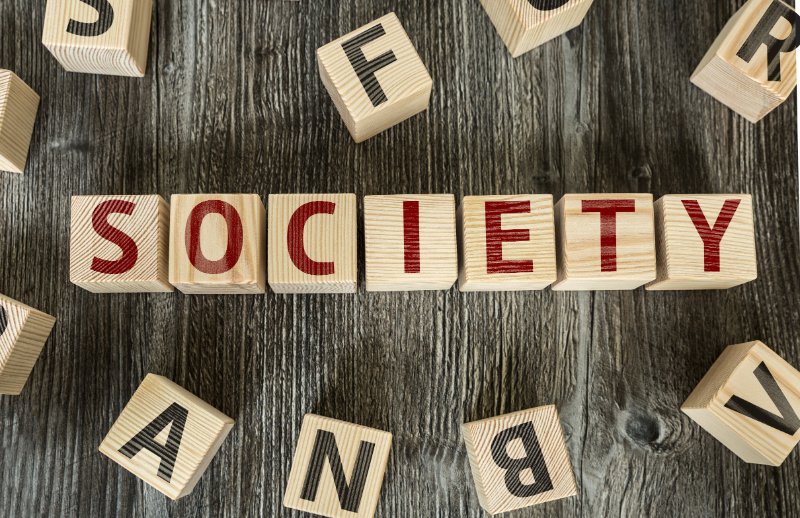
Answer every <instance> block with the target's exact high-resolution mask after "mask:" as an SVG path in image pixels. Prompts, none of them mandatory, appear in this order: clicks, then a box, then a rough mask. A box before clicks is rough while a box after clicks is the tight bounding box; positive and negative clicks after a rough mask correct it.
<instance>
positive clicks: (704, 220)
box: [647, 194, 758, 290]
mask: <svg viewBox="0 0 800 518" xmlns="http://www.w3.org/2000/svg"><path fill="white" fill-rule="evenodd" d="M655 212H656V234H658V243H657V244H658V247H657V250H658V278H657V279H656V280H655V282H653V283H651V284H648V285H647V289H648V290H711V289H726V288H732V287H733V286H738V285H739V284H744V283H746V282H749V281H752V280H755V279H756V277H757V276H758V272H757V267H756V240H755V232H754V230H753V205H752V200H751V197H750V195H748V194H710V195H708V194H704V195H693V194H686V195H684V194H670V195H667V196H664V197H663V198H661V199H660V200H658V201H657V202H656V204H655Z"/></svg>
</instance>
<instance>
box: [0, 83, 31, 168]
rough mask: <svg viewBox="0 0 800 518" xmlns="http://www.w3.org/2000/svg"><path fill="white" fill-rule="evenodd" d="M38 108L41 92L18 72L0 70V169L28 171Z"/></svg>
mask: <svg viewBox="0 0 800 518" xmlns="http://www.w3.org/2000/svg"><path fill="white" fill-rule="evenodd" d="M38 110H39V95H38V94H37V93H36V92H34V91H33V90H32V89H31V87H29V86H28V85H27V84H25V82H24V81H23V80H22V79H20V78H19V77H17V75H16V74H15V73H14V72H11V71H10V70H3V69H0V171H9V172H11V173H22V172H23V171H25V164H27V162H28V148H29V147H30V144H31V135H33V124H34V122H35V121H36V112H37V111H38Z"/></svg>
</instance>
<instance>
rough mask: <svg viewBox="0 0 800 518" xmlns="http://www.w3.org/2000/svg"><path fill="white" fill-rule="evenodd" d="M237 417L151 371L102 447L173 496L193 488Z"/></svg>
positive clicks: (157, 487) (174, 498) (111, 457)
mask: <svg viewBox="0 0 800 518" xmlns="http://www.w3.org/2000/svg"><path fill="white" fill-rule="evenodd" d="M233 424H234V421H233V419H231V418H230V417H228V416H226V415H225V414H223V413H222V412H220V411H219V410H217V409H216V408H214V407H212V406H211V405H209V404H208V403H206V402H205V401H203V400H202V399H200V398H198V397H197V396H195V395H194V394H192V393H191V392H189V391H187V390H186V389H184V388H182V387H180V386H178V385H176V384H175V383H173V382H172V381H170V380H168V379H167V378H164V377H162V376H157V375H155V374H148V375H147V376H146V377H145V378H144V381H143V382H142V384H141V385H139V388H138V389H136V392H135V393H134V394H133V397H132V398H131V400H130V401H129V402H128V404H127V405H126V406H125V408H124V409H123V410H122V413H121V414H120V416H119V418H117V421H116V422H115V423H114V425H113V426H112V427H111V430H110V431H109V432H108V435H106V437H105V439H103V442H102V443H101V444H100V452H101V453H102V454H103V455H105V456H106V457H108V458H109V459H111V460H113V461H114V462H116V463H117V464H119V465H120V466H122V467H123V468H125V469H126V470H128V471H130V472H131V473H133V474H134V475H136V476H137V477H139V478H140V479H142V480H143V481H144V482H146V483H147V484H149V485H150V486H152V487H154V488H156V489H157V490H159V491H161V492H162V493H164V494H165V495H167V496H168V497H169V498H171V499H173V500H177V499H178V498H181V497H184V496H186V495H188V494H189V493H191V492H192V490H193V489H194V486H195V485H196V484H197V481H198V480H200V477H201V476H202V475H203V473H204V472H205V470H206V468H207V467H208V465H209V464H210V463H211V459H213V458H214V455H216V454H217V450H219V448H220V446H222V442H223V441H224V440H225V437H227V436H228V432H230V431H231V428H233Z"/></svg>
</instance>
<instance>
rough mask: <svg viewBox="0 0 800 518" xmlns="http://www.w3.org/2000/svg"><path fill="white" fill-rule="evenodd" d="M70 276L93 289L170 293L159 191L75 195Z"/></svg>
mask: <svg viewBox="0 0 800 518" xmlns="http://www.w3.org/2000/svg"><path fill="white" fill-rule="evenodd" d="M70 231H71V234H70V241H69V242H70V251H69V278H70V281H72V283H73V284H75V285H77V286H80V287H81V288H83V289H85V290H88V291H91V292H93V293H144V292H162V293H163V292H170V291H173V287H172V285H170V284H169V282H168V280H167V264H168V261H167V253H168V246H169V245H168V239H169V205H168V204H167V202H165V201H164V199H163V198H162V197H161V196H158V195H152V196H73V197H72V217H71V222H70Z"/></svg>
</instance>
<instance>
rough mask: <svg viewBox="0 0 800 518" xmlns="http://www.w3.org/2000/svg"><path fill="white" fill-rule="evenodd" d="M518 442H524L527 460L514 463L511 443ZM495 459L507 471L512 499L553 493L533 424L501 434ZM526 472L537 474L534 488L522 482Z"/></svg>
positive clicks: (495, 441) (495, 442)
mask: <svg viewBox="0 0 800 518" xmlns="http://www.w3.org/2000/svg"><path fill="white" fill-rule="evenodd" d="M515 439H519V440H521V441H522V446H523V447H524V449H525V456H524V457H521V458H519V459H512V458H511V457H510V456H509V455H508V450H506V447H507V446H508V443H510V442H511V441H513V440H515ZM492 458H493V459H494V461H495V463H496V464H497V465H498V466H500V467H501V468H503V469H505V470H506V488H508V491H509V493H511V494H512V495H514V496H517V497H520V498H527V497H530V496H534V495H538V494H540V493H544V492H545V491H550V490H551V489H553V482H552V481H551V480H550V473H548V471H547V465H545V463H544V455H542V448H541V447H540V446H539V439H538V438H537V437H536V430H534V429H533V423H523V424H521V425H517V426H515V427H513V428H509V429H508V430H503V431H502V432H501V433H499V434H497V436H496V437H495V438H494V439H493V440H492ZM526 469H530V470H531V471H532V472H533V480H534V482H533V484H531V485H525V484H523V483H522V480H521V479H520V475H521V474H522V472H523V471H524V470H526Z"/></svg>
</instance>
